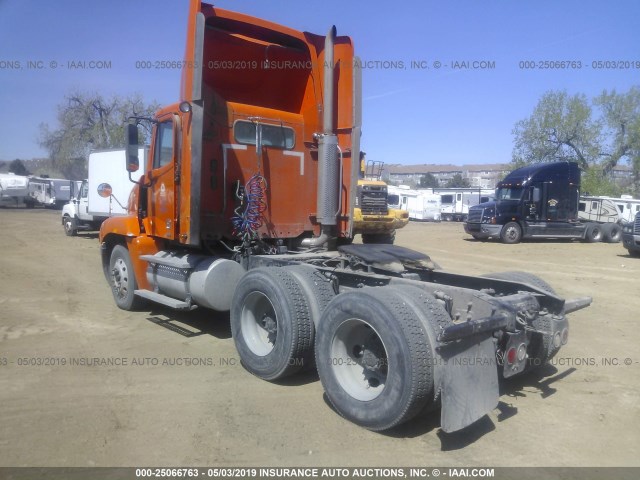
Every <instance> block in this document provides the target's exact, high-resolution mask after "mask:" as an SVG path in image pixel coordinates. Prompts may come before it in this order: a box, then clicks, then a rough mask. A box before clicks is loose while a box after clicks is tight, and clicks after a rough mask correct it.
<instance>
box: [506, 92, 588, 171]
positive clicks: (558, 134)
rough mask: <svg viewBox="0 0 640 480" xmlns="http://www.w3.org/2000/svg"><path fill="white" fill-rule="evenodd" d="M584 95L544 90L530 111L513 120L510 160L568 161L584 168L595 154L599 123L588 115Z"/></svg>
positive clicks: (526, 162)
mask: <svg viewBox="0 0 640 480" xmlns="http://www.w3.org/2000/svg"><path fill="white" fill-rule="evenodd" d="M591 113H592V112H591V107H590V105H589V102H588V100H587V97H586V96H584V95H574V96H569V94H568V93H567V92H566V91H562V92H554V91H550V92H547V93H545V94H544V95H543V96H542V98H541V99H540V101H539V102H538V105H536V107H535V109H534V110H533V114H532V115H531V116H530V117H529V118H527V119H524V120H520V121H519V122H517V123H516V125H515V127H514V129H513V134H514V137H515V139H514V149H513V161H514V163H515V164H516V165H517V166H521V165H527V164H530V163H542V162H558V161H572V162H577V163H578V164H579V165H580V167H581V168H583V169H588V168H589V166H590V165H591V164H593V163H595V162H596V160H597V158H598V154H599V151H600V149H599V137H600V128H599V124H598V123H597V122H596V121H594V120H592V118H591Z"/></svg>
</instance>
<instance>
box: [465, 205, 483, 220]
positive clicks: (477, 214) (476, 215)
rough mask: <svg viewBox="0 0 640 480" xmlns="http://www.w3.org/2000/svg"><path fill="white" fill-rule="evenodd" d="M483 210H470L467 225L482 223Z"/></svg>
mask: <svg viewBox="0 0 640 480" xmlns="http://www.w3.org/2000/svg"><path fill="white" fill-rule="evenodd" d="M483 213H484V209H483V208H470V209H469V216H468V217H467V223H480V222H482V214H483Z"/></svg>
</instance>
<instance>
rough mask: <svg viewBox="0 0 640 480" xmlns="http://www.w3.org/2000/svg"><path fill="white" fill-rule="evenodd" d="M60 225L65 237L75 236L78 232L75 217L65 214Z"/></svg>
mask: <svg viewBox="0 0 640 480" xmlns="http://www.w3.org/2000/svg"><path fill="white" fill-rule="evenodd" d="M62 226H63V227H64V233H65V235H67V237H75V236H76V235H77V234H78V225H77V222H76V219H75V218H71V217H70V216H69V215H65V216H64V218H63V219H62Z"/></svg>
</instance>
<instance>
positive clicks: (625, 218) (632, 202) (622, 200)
mask: <svg viewBox="0 0 640 480" xmlns="http://www.w3.org/2000/svg"><path fill="white" fill-rule="evenodd" d="M581 198H582V197H581ZM589 198H601V199H605V200H611V201H612V202H613V203H614V204H615V205H616V208H617V209H618V212H619V215H620V220H621V221H622V222H624V223H633V222H634V220H635V218H636V214H637V213H638V212H640V200H639V199H637V198H633V197H632V196H631V195H621V196H620V197H619V198H618V197H606V196H598V197H589Z"/></svg>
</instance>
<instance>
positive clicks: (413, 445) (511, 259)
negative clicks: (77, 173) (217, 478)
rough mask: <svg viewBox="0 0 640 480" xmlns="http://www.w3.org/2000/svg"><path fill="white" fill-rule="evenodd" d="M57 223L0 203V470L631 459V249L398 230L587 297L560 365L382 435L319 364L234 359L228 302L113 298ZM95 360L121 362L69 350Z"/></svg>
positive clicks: (422, 243)
mask: <svg viewBox="0 0 640 480" xmlns="http://www.w3.org/2000/svg"><path fill="white" fill-rule="evenodd" d="M58 219H59V212H55V211H43V210H39V209H36V210H25V209H17V210H16V209H0V247H1V249H2V254H1V257H0V273H1V275H0V362H3V363H4V364H1V365H0V368H1V372H2V374H1V375H0V401H1V405H2V409H1V411H0V424H1V425H2V428H0V452H1V455H0V466H140V465H144V466H161V465H162V466H191V465H209V466H214V465H253V466H255V465H258V466H261V465H276V466H288V465H339V466H354V465H355V466H376V465H378V466H415V465H423V464H424V465H442V466H447V465H450V466H458V467H459V466H466V465H479V466H533V465H548V466H560V465H562V466H614V465H635V466H638V465H640V460H639V459H640V452H639V448H640V447H639V446H640V402H639V401H638V399H639V398H640V387H639V386H640V375H638V373H639V370H640V363H639V362H640V353H639V348H638V345H640V333H638V325H637V322H638V320H639V318H640V315H639V313H640V295H639V294H640V282H639V278H640V260H638V259H635V258H629V257H628V256H627V255H626V251H625V250H624V249H623V248H622V247H621V246H620V245H619V244H618V245H607V244H580V243H568V242H557V243H549V242H546V243H542V242H536V243H524V244H520V245H513V246H508V245H501V244H497V243H479V242H473V241H470V240H469V239H467V238H465V237H466V236H465V235H464V233H463V231H462V225H460V224H445V223H443V224H411V225H409V226H408V227H407V228H406V229H404V230H402V231H400V232H399V233H398V244H400V245H403V246H407V247H411V248H414V249H417V250H420V251H423V252H426V253H428V254H430V255H431V256H432V258H433V259H434V260H436V261H437V262H439V263H440V264H441V265H442V266H443V267H444V268H445V269H447V270H451V271H455V272H459V273H467V274H481V273H488V272H491V271H505V270H526V271H530V272H532V273H535V274H539V275H541V276H543V277H544V278H545V279H546V280H548V281H549V282H550V283H551V284H552V285H553V286H555V288H556V289H557V290H558V292H559V293H560V294H561V295H562V296H565V297H567V298H568V297H575V296H584V295H591V296H593V299H594V302H593V305H592V307H591V308H589V309H586V310H582V311H579V312H576V313H574V314H573V315H571V318H570V321H571V327H572V330H571V336H570V342H569V345H568V346H567V347H565V348H564V349H563V350H562V351H561V353H560V356H559V358H558V359H557V360H556V365H554V366H550V367H549V368H547V369H546V370H545V371H544V372H543V374H541V375H538V376H528V377H525V378H522V379H520V380H517V381H513V382H510V383H508V384H507V385H506V386H505V387H504V392H503V395H502V396H501V403H500V405H499V408H498V409H496V410H495V411H494V412H493V413H492V414H491V415H490V416H489V417H486V418H485V419H484V420H481V421H480V422H478V423H477V424H475V425H474V426H472V427H470V428H468V429H467V430H465V431H463V432H461V433H458V434H454V435H446V434H443V433H442V432H441V431H440V429H439V416H438V415H437V414H426V415H422V416H421V417H419V418H418V419H416V420H415V421H413V422H412V423H411V424H410V425H407V426H403V427H401V428H398V429H396V430H394V431H392V432H390V433H387V434H379V433H372V432H369V431H367V430H364V429H362V428H359V427H357V426H355V425H352V424H350V423H349V422H347V421H345V420H343V419H341V418H340V417H339V416H338V415H337V414H335V413H334V412H333V411H332V410H331V409H330V408H329V407H328V406H327V404H326V403H325V401H324V399H323V392H322V386H321V385H320V382H319V380H318V379H317V376H314V375H306V376H301V377H295V378H293V379H291V380H289V381H288V382H286V383H282V384H272V383H267V382H264V381H261V380H259V379H257V378H255V377H253V376H251V375H250V374H248V373H247V372H246V371H244V370H243V368H242V367H241V366H240V365H239V361H238V358H237V354H236V352H235V349H234V345H233V340H232V339H231V336H230V329H229V319H228V316H225V315H216V314H213V313H211V312H209V311H204V310H201V311H196V312H193V313H192V314H189V315H187V314H177V313H175V312H172V311H170V310H166V309H164V308H154V309H152V310H151V311H149V310H147V311H142V312H135V313H129V312H124V311H121V310H118V309H117V308H116V306H115V305H114V303H113V300H112V298H111V293H110V291H109V289H108V287H107V284H106V282H105V279H104V277H103V275H102V270H101V266H100V256H99V250H98V240H97V239H96V235H86V234H85V235H81V236H79V237H77V238H67V237H65V235H64V234H63V231H62V227H61V226H60V224H59V220H58ZM163 327H166V328H163ZM94 357H97V358H110V359H114V358H115V359H119V360H118V361H119V362H122V363H126V365H119V366H101V365H92V366H86V365H82V364H80V363H82V362H85V361H86V360H87V359H91V358H94ZM627 358H628V359H630V361H631V364H630V365H625V359H627ZM38 359H49V360H48V363H53V364H49V365H37V364H36V365H29V363H31V362H34V363H37V362H38V361H39V360H38ZM607 359H609V360H610V361H611V363H614V364H608V365H606V364H604V363H603V362H605V361H606V360H607ZM164 360H166V361H167V362H168V363H173V365H163V364H162V363H163V361H164ZM72 361H73V362H75V363H76V364H75V365H71V362H72ZM63 362H64V363H65V364H64V365H63V364H62V363H63ZM156 362H158V364H157V365H154V363H156ZM189 362H190V363H191V364H190V365H186V363H189ZM615 362H618V363H619V364H618V365H615ZM25 363H27V365H24V364H25ZM176 363H177V364H176ZM194 363H195V365H194ZM203 364H204V365H203Z"/></svg>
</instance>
